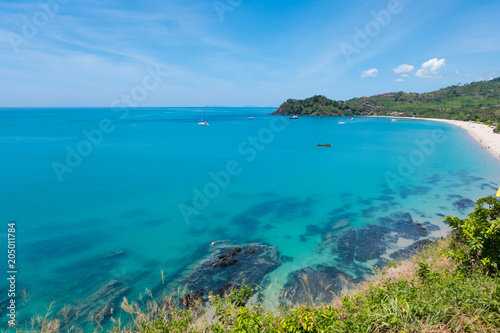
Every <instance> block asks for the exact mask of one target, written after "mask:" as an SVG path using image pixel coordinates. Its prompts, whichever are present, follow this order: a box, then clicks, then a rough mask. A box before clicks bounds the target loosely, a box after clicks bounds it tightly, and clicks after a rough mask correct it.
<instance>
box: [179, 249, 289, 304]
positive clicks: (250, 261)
mask: <svg viewBox="0 0 500 333" xmlns="http://www.w3.org/2000/svg"><path fill="white" fill-rule="evenodd" d="M280 264H281V258H280V255H279V251H278V249H277V248H276V247H274V246H269V245H264V244H248V245H243V246H240V247H229V246H226V247H220V248H218V249H216V250H215V251H214V252H213V253H212V254H211V255H210V256H209V257H208V258H207V259H206V260H203V261H202V262H200V263H199V264H198V265H196V266H195V267H194V268H193V269H191V270H190V272H189V273H188V274H187V275H186V276H185V277H184V278H183V279H182V280H181V281H180V282H178V284H176V285H175V286H174V288H175V287H177V285H181V286H186V288H187V290H201V289H205V292H206V294H208V293H209V292H213V293H214V294H217V293H219V292H221V293H224V292H226V291H227V290H229V289H230V288H232V287H234V286H241V284H243V283H246V284H249V283H255V284H260V283H262V281H263V279H264V277H265V276H266V274H267V273H269V272H271V271H272V270H273V269H275V268H276V267H278V266H279V265H280Z"/></svg>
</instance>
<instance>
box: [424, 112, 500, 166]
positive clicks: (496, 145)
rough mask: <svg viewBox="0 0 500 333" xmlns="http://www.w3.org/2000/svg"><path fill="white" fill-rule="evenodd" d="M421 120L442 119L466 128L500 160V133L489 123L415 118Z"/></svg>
mask: <svg viewBox="0 0 500 333" xmlns="http://www.w3.org/2000/svg"><path fill="white" fill-rule="evenodd" d="M415 119H421V120H431V121H440V122H443V123H448V124H451V125H453V126H456V127H460V128H462V129H464V130H465V131H466V132H467V133H468V134H469V135H470V136H471V137H473V138H474V139H475V140H476V141H477V142H479V143H480V144H481V145H482V146H483V147H484V148H485V149H486V150H487V151H489V152H490V153H491V154H492V155H493V156H494V157H495V158H496V159H498V160H499V161H500V134H498V133H495V132H493V129H492V128H491V127H490V126H488V125H483V124H478V123H474V122H466V121H461V120H450V119H435V118H415Z"/></svg>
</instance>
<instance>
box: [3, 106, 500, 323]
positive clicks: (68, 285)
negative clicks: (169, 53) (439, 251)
mask: <svg viewBox="0 0 500 333" xmlns="http://www.w3.org/2000/svg"><path fill="white" fill-rule="evenodd" d="M273 111H274V108H138V109H130V110H125V109H121V110H120V109H118V110H112V109H109V108H77V109H74V108H73V109H70V108H37V109H23V108H15V109H0V147H1V148H0V159H1V169H0V170H1V172H0V188H1V191H0V221H1V223H3V226H2V224H0V241H1V246H2V247H3V248H4V249H6V248H7V229H8V226H7V223H8V222H9V221H15V223H16V233H15V236H16V270H17V272H18V273H17V275H16V297H17V306H18V307H17V310H18V311H19V314H18V321H20V322H21V323H23V322H25V321H27V320H28V319H29V318H30V317H31V316H32V315H33V314H34V313H40V314H44V313H45V312H46V306H48V305H49V304H50V303H51V302H52V301H55V303H54V310H53V311H54V313H55V312H56V311H57V309H59V308H60V307H61V306H63V305H64V304H75V303H78V302H79V300H81V299H85V298H86V297H88V296H89V294H91V293H92V292H94V291H95V290H96V289H97V288H99V287H100V286H102V285H103V284H106V283H108V282H109V281H111V280H117V281H121V282H123V283H124V284H126V285H127V286H128V287H129V288H130V291H129V293H128V296H127V297H128V298H129V299H131V300H134V299H138V298H139V297H140V296H139V294H142V295H144V294H145V293H147V290H155V288H157V287H158V286H159V285H161V284H162V272H163V279H164V281H163V283H166V284H168V283H169V282H172V281H174V280H175V279H177V278H179V276H180V275H182V274H183V272H185V271H186V270H187V269H189V267H191V266H192V265H193V264H194V263H195V262H197V261H199V260H200V259H202V258H204V257H205V256H207V255H208V254H209V253H210V251H211V249H212V247H211V246H210V244H211V243H212V242H216V243H215V244H216V245H217V244H246V243H249V242H262V243H267V244H271V245H274V246H276V247H277V248H278V249H279V251H280V254H281V255H282V256H284V257H286V258H288V260H285V261H284V262H283V264H282V265H281V266H280V267H278V268H277V269H276V270H275V271H273V272H271V274H270V275H269V277H268V280H269V281H278V283H279V284H284V283H286V281H287V277H288V274H289V273H290V272H293V271H296V270H299V269H302V268H305V267H308V266H314V265H322V264H326V265H332V266H338V264H337V263H336V258H335V256H332V255H331V253H325V252H324V251H321V249H320V244H321V242H322V236H321V235H310V234H307V230H306V229H307V226H310V225H313V226H317V227H320V228H322V227H324V226H325V225H327V224H328V223H331V218H332V216H334V215H335V214H339V213H345V214H349V217H350V218H349V219H348V220H347V222H346V221H343V222H344V223H348V227H357V228H362V227H363V226H364V225H366V224H368V223H379V222H377V221H380V218H382V217H384V216H388V215H390V214H392V213H397V212H408V213H410V214H411V216H412V218H413V220H414V221H415V222H422V223H423V222H427V221H428V222H430V223H432V224H434V225H437V226H439V227H440V229H441V230H440V231H437V232H435V233H434V234H433V235H432V237H439V236H440V235H443V234H445V233H446V232H448V231H449V230H448V228H447V226H446V225H444V224H443V223H442V222H441V221H442V219H443V216H444V215H453V216H460V217H464V216H465V215H466V214H467V213H468V212H470V208H469V209H464V208H463V207H460V206H459V205H457V204H456V202H457V201H458V200H459V199H464V198H467V199H471V200H473V201H475V200H477V199H478V198H480V197H483V196H487V195H494V194H495V193H496V190H497V189H498V186H499V185H500V175H499V173H498V170H500V163H499V162H498V160H497V159H495V158H493V156H491V155H490V154H489V153H488V152H485V151H484V150H483V149H482V148H481V146H480V145H479V144H478V143H477V142H476V141H474V140H473V139H472V138H471V137H469V136H468V135H467V134H466V133H465V132H464V131H463V130H461V129H459V128H456V127H453V126H451V125H448V124H444V123H440V122H435V121H423V120H410V119H408V120H407V119H395V121H392V120H391V118H363V117H355V118H354V119H350V118H338V117H335V118H332V117H299V119H297V120H290V119H289V117H277V116H271V115H269V114H270V113H271V112H273ZM250 116H251V117H254V119H252V120H251V119H247V118H248V117H250ZM202 118H203V119H204V120H205V121H207V122H208V123H209V124H210V125H209V126H199V125H198V124H197V123H198V122H199V121H200V120H201V119H202ZM317 143H321V144H331V147H319V146H316V144H317ZM306 234H307V235H306ZM404 245H405V244H402V245H401V246H404ZM4 252H5V253H6V252H7V251H4ZM6 264H7V254H5V257H4V267H5V275H7V273H6V272H7V270H8V268H7V267H6ZM368 264H370V263H367V265H368ZM338 268H339V269H344V270H346V271H347V272H350V271H349V268H347V267H338ZM350 273H352V274H353V275H355V272H350ZM1 287H2V288H3V291H1V292H0V295H1V296H0V302H5V301H8V298H7V290H8V284H7V283H6V282H5V280H4V282H3V284H2V285H1ZM146 288H147V290H146ZM24 289H25V290H26V293H27V295H28V297H31V298H30V299H29V302H27V304H26V305H23V304H22V303H23V299H22V297H21V292H22V291H23V290H24ZM0 314H1V315H2V318H3V319H2V320H1V321H2V323H1V325H2V327H4V326H3V325H4V324H6V318H7V317H6V315H5V314H6V308H5V303H2V308H1V309H0Z"/></svg>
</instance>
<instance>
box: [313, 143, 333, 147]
mask: <svg viewBox="0 0 500 333" xmlns="http://www.w3.org/2000/svg"><path fill="white" fill-rule="evenodd" d="M331 145H332V144H331V143H317V144H316V146H318V147H330V146H331Z"/></svg>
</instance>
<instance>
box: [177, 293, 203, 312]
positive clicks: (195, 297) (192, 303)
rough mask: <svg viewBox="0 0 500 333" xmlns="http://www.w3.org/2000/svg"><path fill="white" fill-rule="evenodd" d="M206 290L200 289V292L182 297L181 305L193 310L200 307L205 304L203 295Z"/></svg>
mask: <svg viewBox="0 0 500 333" xmlns="http://www.w3.org/2000/svg"><path fill="white" fill-rule="evenodd" d="M204 290H205V289H200V290H198V291H193V292H190V293H189V294H187V295H184V296H182V297H181V304H182V305H184V306H185V307H188V308H193V307H196V306H198V305H200V304H201V303H202V302H203V293H204Z"/></svg>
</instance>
